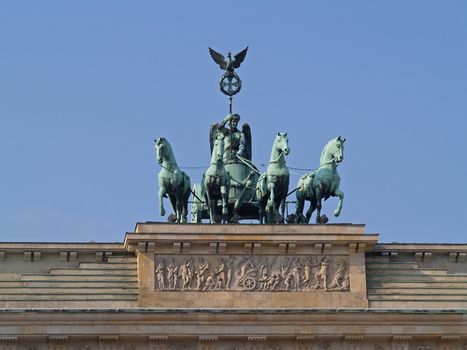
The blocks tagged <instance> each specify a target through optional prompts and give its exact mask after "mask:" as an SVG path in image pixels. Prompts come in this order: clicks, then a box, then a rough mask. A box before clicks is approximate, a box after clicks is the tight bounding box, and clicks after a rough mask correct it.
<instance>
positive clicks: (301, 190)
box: [295, 136, 345, 224]
mask: <svg viewBox="0 0 467 350" xmlns="http://www.w3.org/2000/svg"><path fill="white" fill-rule="evenodd" d="M344 142H345V139H343V138H341V137H340V136H339V137H336V138H335V139H332V140H330V141H329V142H328V143H327V144H326V146H324V149H323V152H322V153H321V158H320V165H319V168H318V170H315V171H312V172H309V173H307V174H305V175H303V176H302V177H301V178H300V180H299V181H298V185H297V188H298V189H297V192H296V193H297V194H296V195H297V206H296V211H295V218H296V219H295V220H296V222H297V223H308V222H309V221H310V218H311V215H312V214H313V211H314V210H315V209H318V211H317V214H316V215H317V216H316V223H318V224H320V223H322V222H321V199H323V198H324V199H325V200H326V199H328V198H329V197H331V196H332V197H339V203H338V204H337V208H336V209H335V210H334V216H339V214H340V212H341V209H342V201H343V199H344V193H343V192H342V191H341V190H340V189H339V184H340V180H341V178H340V176H339V174H338V173H337V165H338V164H339V163H340V162H342V161H343V159H344ZM305 200H308V201H310V208H309V209H308V211H307V212H306V216H304V215H303V207H304V204H305ZM323 223H324V222H323Z"/></svg>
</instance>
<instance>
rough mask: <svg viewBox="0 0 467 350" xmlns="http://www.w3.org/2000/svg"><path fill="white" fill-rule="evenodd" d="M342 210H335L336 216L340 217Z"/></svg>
mask: <svg viewBox="0 0 467 350" xmlns="http://www.w3.org/2000/svg"><path fill="white" fill-rule="evenodd" d="M340 213H341V211H340V210H337V209H336V210H334V216H335V217H338V216H339V215H340Z"/></svg>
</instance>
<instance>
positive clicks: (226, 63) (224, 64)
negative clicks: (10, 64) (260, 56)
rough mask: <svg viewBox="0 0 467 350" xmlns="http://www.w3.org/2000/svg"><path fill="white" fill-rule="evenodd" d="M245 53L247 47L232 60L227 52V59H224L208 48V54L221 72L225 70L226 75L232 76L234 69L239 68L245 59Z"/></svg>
mask: <svg viewBox="0 0 467 350" xmlns="http://www.w3.org/2000/svg"><path fill="white" fill-rule="evenodd" d="M247 51H248V46H247V47H246V48H245V49H244V50H243V51H240V52H239V53H237V54H236V55H235V56H234V59H233V60H232V53H230V52H229V53H228V54H227V59H225V57H224V56H223V55H222V54H220V53H219V52H216V51H214V50H213V49H211V48H209V54H210V55H211V57H212V59H213V60H214V62H216V63H217V64H218V65H219V67H220V68H221V69H222V70H225V71H226V72H227V74H228V75H233V73H234V69H235V68H238V67H240V64H241V63H242V62H243V60H244V59H245V56H246V53H247Z"/></svg>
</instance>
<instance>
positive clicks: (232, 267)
mask: <svg viewBox="0 0 467 350" xmlns="http://www.w3.org/2000/svg"><path fill="white" fill-rule="evenodd" d="M154 273H155V278H154V281H155V289H156V291H161V292H163V291H196V292H210V291H217V292H218V291H255V292H281V291H289V292H290V291H297V292H304V291H334V292H348V291H350V279H349V271H348V256H345V255H294V256H290V255H254V256H252V255H207V256H195V255H156V256H155V271H154Z"/></svg>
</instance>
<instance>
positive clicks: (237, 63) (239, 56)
mask: <svg viewBox="0 0 467 350" xmlns="http://www.w3.org/2000/svg"><path fill="white" fill-rule="evenodd" d="M247 52H248V46H247V47H246V49H244V50H243V51H240V52H239V53H237V54H236V55H235V57H234V58H235V60H234V68H238V67H240V64H241V63H242V62H243V60H244V59H245V56H246V53H247ZM211 56H212V54H211ZM221 56H222V55H221ZM213 58H214V57H213ZM222 58H224V56H222ZM216 62H217V61H216Z"/></svg>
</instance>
